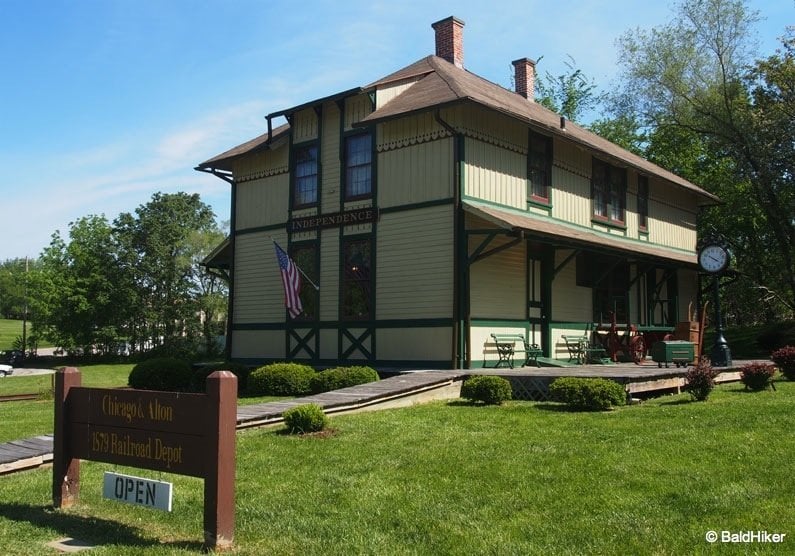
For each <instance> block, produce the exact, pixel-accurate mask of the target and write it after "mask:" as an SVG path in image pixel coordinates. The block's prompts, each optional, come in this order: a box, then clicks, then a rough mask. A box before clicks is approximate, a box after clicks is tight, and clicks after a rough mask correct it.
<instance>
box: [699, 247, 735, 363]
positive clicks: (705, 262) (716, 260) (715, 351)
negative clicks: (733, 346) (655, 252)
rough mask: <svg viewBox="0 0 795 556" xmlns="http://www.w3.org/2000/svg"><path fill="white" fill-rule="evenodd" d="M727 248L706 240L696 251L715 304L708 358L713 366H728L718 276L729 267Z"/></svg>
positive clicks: (727, 350)
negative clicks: (709, 284)
mask: <svg viewBox="0 0 795 556" xmlns="http://www.w3.org/2000/svg"><path fill="white" fill-rule="evenodd" d="M729 262H730V257H729V250H728V249H727V248H726V246H725V245H723V244H722V243H719V242H715V241H707V242H706V243H705V244H704V245H703V246H702V247H701V249H700V250H699V252H698V264H699V266H700V267H701V269H702V270H704V271H705V272H708V273H709V274H711V275H712V290H713V295H714V304H715V343H714V344H713V345H712V351H711V352H710V360H711V362H712V365H713V366H715V367H730V366H731V364H732V355H731V350H730V349H729V343H728V342H727V341H726V337H725V336H724V335H723V316H722V315H721V311H720V291H719V288H720V278H721V275H722V274H723V271H725V270H726V269H727V268H728V267H729Z"/></svg>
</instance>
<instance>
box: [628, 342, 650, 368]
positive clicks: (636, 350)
mask: <svg viewBox="0 0 795 556" xmlns="http://www.w3.org/2000/svg"><path fill="white" fill-rule="evenodd" d="M629 353H630V355H631V356H632V361H634V362H635V364H636V365H640V364H641V363H643V361H644V360H645V359H646V342H645V341H644V340H643V336H640V335H638V336H633V337H632V338H630V340H629Z"/></svg>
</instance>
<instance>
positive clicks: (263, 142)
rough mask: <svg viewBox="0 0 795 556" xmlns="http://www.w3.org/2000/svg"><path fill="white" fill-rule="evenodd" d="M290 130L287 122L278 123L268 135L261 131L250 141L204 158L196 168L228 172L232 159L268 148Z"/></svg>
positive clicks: (230, 168)
mask: <svg viewBox="0 0 795 556" xmlns="http://www.w3.org/2000/svg"><path fill="white" fill-rule="evenodd" d="M289 130H290V125H289V124H284V125H280V126H279V127H277V128H276V129H274V130H273V131H272V133H271V134H270V135H269V134H268V133H267V132H265V133H263V134H262V135H260V136H258V137H255V138H254V139H251V140H250V141H246V142H245V143H243V144H242V145H238V146H237V147H233V148H231V149H229V150H228V151H226V152H223V153H221V154H219V155H217V156H214V157H212V158H211V159H209V160H205V161H204V162H202V163H201V164H199V165H198V166H197V167H196V169H197V170H226V171H228V172H231V171H232V161H233V160H234V159H235V158H237V157H239V156H242V155H244V154H250V153H254V152H258V151H264V150H268V149H269V148H270V147H271V145H272V144H273V143H274V142H275V141H278V140H279V139H281V138H282V137H284V138H286V137H287V133H288V132H289Z"/></svg>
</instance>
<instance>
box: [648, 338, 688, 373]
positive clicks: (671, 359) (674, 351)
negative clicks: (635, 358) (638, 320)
mask: <svg viewBox="0 0 795 556" xmlns="http://www.w3.org/2000/svg"><path fill="white" fill-rule="evenodd" d="M651 358H652V360H653V361H654V362H655V363H657V366H658V367H662V366H663V363H665V368H666V369H667V368H668V364H669V363H674V364H675V365H676V366H677V367H679V366H682V367H687V366H688V365H689V364H690V363H692V362H693V360H694V359H695V358H696V351H695V344H694V343H693V342H684V341H680V340H665V341H662V342H657V343H655V344H654V345H653V346H652V347H651Z"/></svg>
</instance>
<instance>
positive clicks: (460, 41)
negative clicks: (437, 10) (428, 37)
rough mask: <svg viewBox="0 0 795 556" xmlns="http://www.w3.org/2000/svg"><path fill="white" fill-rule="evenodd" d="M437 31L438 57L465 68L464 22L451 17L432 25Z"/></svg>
mask: <svg viewBox="0 0 795 556" xmlns="http://www.w3.org/2000/svg"><path fill="white" fill-rule="evenodd" d="M431 27H433V30H434V31H436V55H437V56H439V57H440V58H444V59H445V60H447V61H448V62H450V63H451V64H455V65H456V66H458V67H459V68H463V67H464V22H463V21H461V20H460V19H458V18H457V17H454V16H450V17H448V18H446V19H442V20H440V21H437V22H436V23H433V24H432V25H431Z"/></svg>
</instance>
